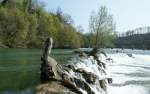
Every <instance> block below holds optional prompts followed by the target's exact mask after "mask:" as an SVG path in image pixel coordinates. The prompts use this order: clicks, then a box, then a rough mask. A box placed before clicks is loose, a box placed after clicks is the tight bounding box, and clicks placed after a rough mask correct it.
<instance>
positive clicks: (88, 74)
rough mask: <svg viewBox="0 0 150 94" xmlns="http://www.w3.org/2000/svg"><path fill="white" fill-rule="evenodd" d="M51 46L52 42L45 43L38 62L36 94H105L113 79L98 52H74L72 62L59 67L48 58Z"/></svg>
mask: <svg viewBox="0 0 150 94" xmlns="http://www.w3.org/2000/svg"><path fill="white" fill-rule="evenodd" d="M51 44H52V41H51V39H50V38H49V39H47V41H46V43H45V45H46V47H45V49H44V53H43V56H42V58H41V60H42V64H41V81H42V82H43V84H41V85H39V86H38V87H37V94H47V93H48V94H107V85H108V82H109V83H111V82H112V79H111V78H109V76H108V74H107V71H106V64H105V62H102V61H101V59H100V56H99V55H98V54H97V49H93V50H91V51H88V52H84V51H81V50H77V51H74V53H75V55H74V56H73V58H72V59H71V60H70V61H68V63H67V64H64V65H60V64H59V63H57V62H56V61H55V59H53V58H51V57H49V56H48V52H49V50H51V49H50V47H52V45H51ZM49 46H50V47H49Z"/></svg>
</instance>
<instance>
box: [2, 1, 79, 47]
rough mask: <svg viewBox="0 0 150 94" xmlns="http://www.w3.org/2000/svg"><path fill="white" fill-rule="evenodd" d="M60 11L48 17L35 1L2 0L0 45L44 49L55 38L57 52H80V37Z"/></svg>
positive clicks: (68, 17)
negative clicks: (46, 40) (71, 50)
mask: <svg viewBox="0 0 150 94" xmlns="http://www.w3.org/2000/svg"><path fill="white" fill-rule="evenodd" d="M76 31H77V30H76V29H75V28H74V26H73V20H72V18H71V16H69V15H68V14H63V13H62V12H61V10H60V9H59V11H57V12H56V13H48V12H47V11H46V10H45V9H44V8H43V7H42V6H41V5H40V4H36V6H35V4H34V3H33V1H32V0H3V2H1V5H0V42H2V43H3V44H5V45H7V46H8V47H41V46H42V45H43V43H44V41H45V39H46V38H47V37H53V39H54V41H55V43H54V47H55V48H79V47H80V45H81V42H80V38H81V37H80V34H78V33H77V32H76Z"/></svg>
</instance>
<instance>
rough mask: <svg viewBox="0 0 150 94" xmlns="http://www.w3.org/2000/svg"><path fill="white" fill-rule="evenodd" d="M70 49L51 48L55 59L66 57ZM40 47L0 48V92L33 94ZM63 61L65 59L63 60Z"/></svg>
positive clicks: (37, 75)
mask: <svg viewBox="0 0 150 94" xmlns="http://www.w3.org/2000/svg"><path fill="white" fill-rule="evenodd" d="M70 54H71V50H67V49H66V50H62V49H57V50H55V49H53V51H52V57H54V58H55V59H56V60H57V61H61V62H62V61H64V59H68V57H69V56H70ZM41 55H42V51H41V50H40V49H2V48H1V49H0V94H35V90H34V88H35V86H37V85H38V84H40V79H39V78H40V65H41V60H40V59H41ZM64 62H65V61H64Z"/></svg>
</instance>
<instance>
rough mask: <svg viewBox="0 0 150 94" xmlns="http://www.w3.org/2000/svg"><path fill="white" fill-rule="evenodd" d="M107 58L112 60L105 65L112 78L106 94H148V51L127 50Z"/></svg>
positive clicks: (149, 86)
mask: <svg viewBox="0 0 150 94" xmlns="http://www.w3.org/2000/svg"><path fill="white" fill-rule="evenodd" d="M131 54H132V55H131ZM107 56H108V57H109V58H112V59H113V63H112V62H109V64H108V63H107V65H108V66H107V67H108V70H109V72H110V75H111V77H112V78H113V83H112V84H111V85H109V87H108V94H150V52H149V51H145V50H130V49H128V50H123V51H122V52H121V53H120V52H119V53H113V54H112V53H109V54H107Z"/></svg>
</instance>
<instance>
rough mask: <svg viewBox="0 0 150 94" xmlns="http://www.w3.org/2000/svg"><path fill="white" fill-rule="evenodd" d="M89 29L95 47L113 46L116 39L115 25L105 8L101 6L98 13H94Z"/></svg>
mask: <svg viewBox="0 0 150 94" xmlns="http://www.w3.org/2000/svg"><path fill="white" fill-rule="evenodd" d="M89 28H90V31H91V34H92V36H93V38H92V40H91V41H92V45H94V46H95V47H109V46H112V41H113V39H114V38H115V32H114V31H115V24H114V21H113V18H112V15H110V14H108V12H107V8H106V7H105V6H101V7H100V9H99V10H98V12H97V13H94V12H93V13H92V15H91V17H90V24H89Z"/></svg>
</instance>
